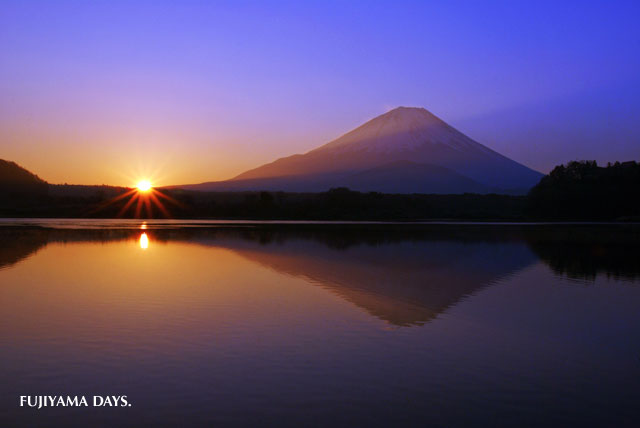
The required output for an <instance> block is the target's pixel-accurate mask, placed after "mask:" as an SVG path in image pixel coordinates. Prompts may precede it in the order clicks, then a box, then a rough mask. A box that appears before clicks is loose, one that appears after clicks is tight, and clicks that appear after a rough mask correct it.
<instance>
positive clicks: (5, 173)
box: [0, 159, 48, 195]
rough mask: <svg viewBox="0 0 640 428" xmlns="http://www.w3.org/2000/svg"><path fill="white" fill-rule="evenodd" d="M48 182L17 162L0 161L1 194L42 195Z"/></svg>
mask: <svg viewBox="0 0 640 428" xmlns="http://www.w3.org/2000/svg"><path fill="white" fill-rule="evenodd" d="M47 188H48V185H47V182H46V181H44V180H42V179H41V178H39V177H38V176H37V175H35V174H32V173H31V172H29V171H27V170H26V169H24V168H23V167H21V166H20V165H18V164H16V163H15V162H10V161H6V160H3V159H0V194H2V195H5V194H9V195H15V194H42V193H46V192H47Z"/></svg>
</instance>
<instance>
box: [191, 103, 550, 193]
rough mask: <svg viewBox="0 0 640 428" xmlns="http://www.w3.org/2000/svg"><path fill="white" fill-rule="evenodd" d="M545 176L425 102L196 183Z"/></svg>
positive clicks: (314, 185) (391, 185)
mask: <svg viewBox="0 0 640 428" xmlns="http://www.w3.org/2000/svg"><path fill="white" fill-rule="evenodd" d="M541 176H542V174H540V173H538V172H536V171H533V170H531V169H529V168H527V167H525V166H524V165H521V164H519V163H517V162H515V161H513V160H511V159H508V158H506V157H504V156H502V155H501V154H499V153H496V152H494V151H493V150H491V149H489V148H488V147H486V146H483V145H482V144H480V143H477V142H476V141H474V140H472V139H471V138H469V137H467V136H466V135H464V134H462V133H461V132H459V131H458V130H456V129H455V128H453V127H451V126H450V125H448V124H447V123H445V122H444V121H442V120H441V119H440V118H438V117H436V116H435V115H434V114H432V113H430V112H429V111H427V110H426V109H424V108H418V107H398V108H396V109H393V110H391V111H388V112H387V113H384V114H382V115H380V116H378V117H375V118H373V119H371V120H370V121H368V122H366V123H365V124H363V125H361V126H359V127H358V128H356V129H354V130H352V131H350V132H348V133H346V134H344V135H342V136H341V137H339V138H338V139H336V140H334V141H331V142H329V143H327V144H325V145H323V146H320V147H318V148H316V149H314V150H311V151H309V152H307V153H305V154H299V155H293V156H289V157H285V158H280V159H278V160H276V161H274V162H271V163H268V164H265V165H263V166H260V167H258V168H255V169H252V170H249V171H247V172H245V173H243V174H240V175H238V176H237V177H234V178H233V179H231V180H228V181H224V182H215V183H203V184H201V185H196V186H192V187H191V188H198V189H201V190H283V191H324V190H328V189H329V188H331V187H338V186H344V187H349V188H351V189H353V190H361V191H384V192H394V193H413V192H417V193H464V192H474V193H488V192H505V191H509V192H520V193H524V192H525V191H526V190H528V189H529V188H531V187H532V186H533V185H535V184H536V183H537V182H538V181H539V180H540V177H541Z"/></svg>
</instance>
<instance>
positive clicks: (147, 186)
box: [136, 180, 151, 192]
mask: <svg viewBox="0 0 640 428" xmlns="http://www.w3.org/2000/svg"><path fill="white" fill-rule="evenodd" d="M136 187H137V188H138V190H139V191H140V192H148V191H149V190H151V182H150V181H149V180H142V181H138V184H136Z"/></svg>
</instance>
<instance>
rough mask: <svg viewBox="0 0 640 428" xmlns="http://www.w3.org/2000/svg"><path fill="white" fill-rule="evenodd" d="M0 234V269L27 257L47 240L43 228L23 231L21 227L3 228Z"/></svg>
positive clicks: (45, 243)
mask: <svg viewBox="0 0 640 428" xmlns="http://www.w3.org/2000/svg"><path fill="white" fill-rule="evenodd" d="M0 236H1V237H2V239H0V269H2V268H4V267H9V266H12V265H14V264H16V263H18V262H19V261H21V260H23V259H25V258H27V257H29V256H30V255H32V254H34V253H35V252H36V251H38V250H39V249H40V248H42V247H44V246H45V245H47V242H48V238H47V231H45V230H38V231H36V232H35V233H31V232H27V233H25V231H24V230H22V229H4V230H2V232H1V233H0Z"/></svg>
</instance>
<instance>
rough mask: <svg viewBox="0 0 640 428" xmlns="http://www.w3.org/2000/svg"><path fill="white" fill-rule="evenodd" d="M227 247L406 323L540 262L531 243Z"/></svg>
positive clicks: (389, 319)
mask: <svg viewBox="0 0 640 428" xmlns="http://www.w3.org/2000/svg"><path fill="white" fill-rule="evenodd" d="M222 246H223V247H225V248H231V249H233V250H234V251H236V252H237V253H238V254H240V255H241V256H243V257H245V258H247V259H249V260H252V261H255V262H257V263H260V264H262V265H264V266H267V267H269V268H272V269H274V270H276V271H277V272H281V273H286V274H289V275H292V276H296V277H301V278H305V279H308V280H309V281H311V282H312V283H314V284H317V285H320V286H322V287H324V288H326V289H327V290H330V291H331V292H333V293H335V294H337V295H338V296H340V297H342V298H344V299H345V300H348V301H349V302H351V303H353V304H355V305H357V306H359V307H360V308H362V309H364V310H366V311H367V312H368V313H370V314H371V315H374V316H376V317H378V318H380V319H383V320H385V321H387V322H389V323H391V324H394V325H398V326H410V325H421V324H424V323H425V322H428V321H430V320H431V319H433V318H435V317H436V316H437V315H438V314H440V313H441V312H443V311H444V310H446V309H447V308H448V307H450V306H452V305H455V304H456V303H457V302H459V301H460V300H461V299H462V298H464V297H465V296H467V295H469V294H471V293H474V292H476V291H478V290H479V289H481V288H483V287H486V286H487V285H489V284H491V283H492V282H494V281H496V280H497V279H499V278H501V277H503V276H504V275H507V274H509V273H511V272H514V271H517V270H519V269H522V268H524V267H526V266H528V265H529V264H531V263H533V262H534V261H535V256H533V254H532V253H531V252H530V250H529V249H528V248H527V246H526V244H524V243H521V242H520V243H519V242H511V243H502V244H496V243H486V242H467V243H465V242H456V241H414V242H408V241H401V242H395V243H387V244H384V245H376V246H372V245H355V246H352V247H349V248H347V249H344V250H336V249H331V248H329V247H327V246H326V245H323V244H321V243H319V242H314V241H303V240H298V239H293V240H289V241H285V242H283V243H279V244H275V245H261V244H259V243H255V242H250V241H229V240H224V241H223V242H222Z"/></svg>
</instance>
